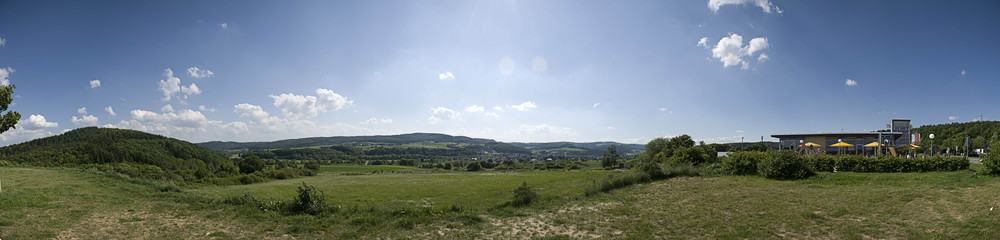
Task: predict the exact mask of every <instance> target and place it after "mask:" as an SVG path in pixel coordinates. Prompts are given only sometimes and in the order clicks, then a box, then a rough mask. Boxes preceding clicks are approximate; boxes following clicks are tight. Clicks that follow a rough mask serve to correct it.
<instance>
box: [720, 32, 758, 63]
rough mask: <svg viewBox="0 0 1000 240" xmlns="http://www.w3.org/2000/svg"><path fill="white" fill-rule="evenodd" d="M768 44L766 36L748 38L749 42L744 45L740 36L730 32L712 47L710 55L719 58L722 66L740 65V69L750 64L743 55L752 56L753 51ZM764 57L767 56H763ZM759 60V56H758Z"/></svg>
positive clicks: (755, 51)
mask: <svg viewBox="0 0 1000 240" xmlns="http://www.w3.org/2000/svg"><path fill="white" fill-rule="evenodd" d="M769 46H770V44H768V42H767V38H754V39H750V42H749V43H748V44H747V45H746V46H744V45H743V37H742V36H740V35H739V34H735V33H730V34H729V36H726V37H723V38H722V39H720V40H719V42H718V43H717V44H716V45H715V47H714V48H712V57H714V58H716V59H719V61H720V62H722V66H723V67H729V66H736V65H740V66H741V68H742V69H747V68H749V66H750V64H749V63H748V62H747V60H745V59H744V57H753V55H754V53H757V52H760V51H761V50H764V49H767V48H768V47H769ZM762 54H763V53H762ZM764 59H767V57H766V56H765V57H764ZM759 60H760V58H758V61H759Z"/></svg>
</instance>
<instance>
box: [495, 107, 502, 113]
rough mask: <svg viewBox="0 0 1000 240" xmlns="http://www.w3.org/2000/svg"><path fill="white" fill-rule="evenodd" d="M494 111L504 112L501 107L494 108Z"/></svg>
mask: <svg viewBox="0 0 1000 240" xmlns="http://www.w3.org/2000/svg"><path fill="white" fill-rule="evenodd" d="M493 111H498V112H499V111H503V108H502V107H500V106H493Z"/></svg>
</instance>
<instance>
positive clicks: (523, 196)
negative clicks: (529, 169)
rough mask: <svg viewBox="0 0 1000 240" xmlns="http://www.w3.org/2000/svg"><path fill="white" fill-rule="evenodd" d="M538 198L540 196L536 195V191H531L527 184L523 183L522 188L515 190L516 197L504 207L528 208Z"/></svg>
mask: <svg viewBox="0 0 1000 240" xmlns="http://www.w3.org/2000/svg"><path fill="white" fill-rule="evenodd" d="M536 198H538V194H537V193H535V190H534V189H531V187H529V186H528V183H527V182H522V183H521V186H520V187H517V188H515V189H514V196H513V197H512V198H511V199H510V201H509V202H507V203H505V204H504V205H506V206H512V207H519V206H527V205H528V204H531V201H533V200H535V199H536Z"/></svg>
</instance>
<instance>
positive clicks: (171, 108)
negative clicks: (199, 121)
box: [160, 104, 174, 112]
mask: <svg viewBox="0 0 1000 240" xmlns="http://www.w3.org/2000/svg"><path fill="white" fill-rule="evenodd" d="M160 112H174V106H170V104H167V105H163V107H161V108H160Z"/></svg>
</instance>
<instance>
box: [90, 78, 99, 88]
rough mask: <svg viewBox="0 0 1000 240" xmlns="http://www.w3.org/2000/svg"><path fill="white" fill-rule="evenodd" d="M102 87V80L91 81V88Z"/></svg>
mask: <svg viewBox="0 0 1000 240" xmlns="http://www.w3.org/2000/svg"><path fill="white" fill-rule="evenodd" d="M100 86H101V80H97V79H94V80H90V88H97V87H100Z"/></svg>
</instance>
